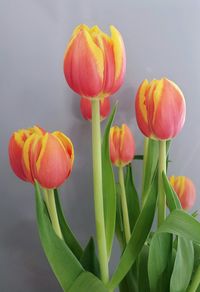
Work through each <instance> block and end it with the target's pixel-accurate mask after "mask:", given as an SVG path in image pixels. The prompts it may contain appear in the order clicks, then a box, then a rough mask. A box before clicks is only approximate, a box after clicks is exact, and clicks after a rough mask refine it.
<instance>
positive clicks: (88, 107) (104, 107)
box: [80, 97, 110, 121]
mask: <svg viewBox="0 0 200 292" xmlns="http://www.w3.org/2000/svg"><path fill="white" fill-rule="evenodd" d="M91 103H92V101H91V100H90V99H88V98H85V97H82V98H81V99H80V110H81V113H82V116H83V118H84V119H85V120H89V121H90V120H91V119H92V104H91ZM109 112H110V99H109V97H106V98H104V99H101V100H100V116H101V120H104V119H105V118H106V117H107V116H108V115H109Z"/></svg>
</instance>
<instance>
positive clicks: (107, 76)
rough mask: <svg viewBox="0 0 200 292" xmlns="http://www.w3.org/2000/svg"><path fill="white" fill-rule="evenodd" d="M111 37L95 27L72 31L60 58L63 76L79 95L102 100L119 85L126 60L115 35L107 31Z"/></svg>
mask: <svg viewBox="0 0 200 292" xmlns="http://www.w3.org/2000/svg"><path fill="white" fill-rule="evenodd" d="M110 31H111V36H108V35H107V34H105V33H104V32H102V31H101V30H100V29H99V28H98V26H94V27H92V28H89V27H88V26H87V25H84V24H81V25H79V26H78V27H76V29H75V30H74V32H73V34H72V37H71V40H70V42H69V44H68V46H67V49H66V52H65V56H64V74H65V78H66V81H67V83H68V84H69V86H70V87H71V88H72V89H73V90H74V91H75V92H76V93H78V94H79V95H81V96H83V97H88V98H104V97H105V96H108V95H111V94H113V93H114V92H116V91H117V90H118V89H119V88H120V86H121V85H122V82H123V79H124V74H125V67H126V57H125V48H124V43H123V40H122V37H121V34H120V33H119V31H118V30H117V29H116V28H115V27H114V26H111V27H110Z"/></svg>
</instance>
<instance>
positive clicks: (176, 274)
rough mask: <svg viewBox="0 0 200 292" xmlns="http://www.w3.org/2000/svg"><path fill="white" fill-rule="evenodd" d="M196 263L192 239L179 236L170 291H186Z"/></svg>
mask: <svg viewBox="0 0 200 292" xmlns="http://www.w3.org/2000/svg"><path fill="white" fill-rule="evenodd" d="M193 264H194V249H193V244H192V241H188V240H187V239H184V238H181V237H179V238H178V246H177V253H176V259H175V263H174V269H173V272H172V276H171V281H170V292H180V291H186V289H187V287H188V285H189V283H190V279H191V275H192V271H193Z"/></svg>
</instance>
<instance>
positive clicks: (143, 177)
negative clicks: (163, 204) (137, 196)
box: [142, 137, 149, 206]
mask: <svg viewBox="0 0 200 292" xmlns="http://www.w3.org/2000/svg"><path fill="white" fill-rule="evenodd" d="M148 145H149V138H147V137H145V138H144V157H143V171H142V206H143V205H144V202H145V199H146V189H145V174H146V164H147V155H148Z"/></svg>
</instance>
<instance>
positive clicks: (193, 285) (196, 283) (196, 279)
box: [188, 266, 200, 292]
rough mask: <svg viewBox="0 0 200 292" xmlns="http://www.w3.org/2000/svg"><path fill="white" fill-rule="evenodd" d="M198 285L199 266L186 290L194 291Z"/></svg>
mask: <svg viewBox="0 0 200 292" xmlns="http://www.w3.org/2000/svg"><path fill="white" fill-rule="evenodd" d="M199 285H200V266H198V268H197V270H196V272H195V275H194V278H193V279H192V283H191V285H190V287H189V289H188V292H195V291H197V289H198V287H199Z"/></svg>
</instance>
